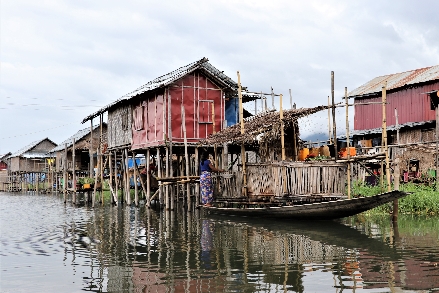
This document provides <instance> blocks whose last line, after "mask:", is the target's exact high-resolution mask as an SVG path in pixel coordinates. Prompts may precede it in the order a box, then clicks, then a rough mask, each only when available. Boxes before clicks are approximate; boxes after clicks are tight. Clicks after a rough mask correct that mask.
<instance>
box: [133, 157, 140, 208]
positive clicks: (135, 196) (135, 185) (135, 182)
mask: <svg viewBox="0 0 439 293" xmlns="http://www.w3.org/2000/svg"><path fill="white" fill-rule="evenodd" d="M132 157H133V171H134V175H133V176H134V178H133V181H134V205H135V206H136V207H138V206H139V194H138V192H139V190H138V188H137V178H138V176H137V175H138V173H137V162H136V154H135V153H134V152H133V154H132Z"/></svg>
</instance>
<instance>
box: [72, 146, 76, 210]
mask: <svg viewBox="0 0 439 293" xmlns="http://www.w3.org/2000/svg"><path fill="white" fill-rule="evenodd" d="M75 160H76V154H75V138H73V143H72V168H73V174H72V180H73V198H72V201H73V204H76V170H75V169H76V168H75V165H76V164H75Z"/></svg>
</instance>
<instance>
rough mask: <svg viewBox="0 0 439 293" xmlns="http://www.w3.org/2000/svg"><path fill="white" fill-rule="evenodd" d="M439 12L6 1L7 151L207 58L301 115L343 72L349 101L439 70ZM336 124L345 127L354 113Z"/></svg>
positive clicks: (344, 4)
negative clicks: (398, 77)
mask: <svg viewBox="0 0 439 293" xmlns="http://www.w3.org/2000/svg"><path fill="white" fill-rule="evenodd" d="M438 11H439V1H436V0H419V1H412V0H399V1H383V0H380V1H376V0H368V1H366V0H358V1H352V0H322V1H312V0H311V1H295V0H286V1H282V0H271V1H258V0H252V1H250V0H248V1H247V0H246V1H240V0H234V1H223V0H216V1H201V0H200V1H197V0H186V1H175V0H174V1H165V0H161V1H149V0H142V1H140V0H136V1H134V0H125V1H113V0H105V1H102V0H93V1H85V0H72V1H66V0H39V1H34V0H13V1H11V0H8V1H5V0H0V154H4V153H7V152H15V151H17V150H19V149H21V148H22V147H24V146H26V145H28V144H29V143H31V142H33V141H36V140H40V139H43V138H46V137H48V138H49V139H51V140H52V141H54V142H55V143H58V144H59V143H61V142H62V141H64V140H65V139H67V138H68V137H70V136H71V135H73V134H75V133H76V132H77V131H78V130H80V129H83V128H86V127H89V126H90V124H89V123H87V124H81V121H82V120H83V118H85V117H86V116H88V115H89V114H91V113H93V112H95V111H97V110H98V109H100V108H102V107H104V106H106V105H108V104H110V103H111V102H113V101H115V100H117V99H119V98H120V97H121V96H123V95H125V94H127V93H129V92H131V91H133V90H135V89H137V88H138V87H140V86H141V85H143V84H145V83H147V82H148V81H150V80H152V79H154V78H156V77H158V76H161V75H164V74H166V73H168V72H170V71H173V70H175V69H177V68H179V67H181V66H184V65H187V64H189V63H192V62H194V61H197V60H199V59H201V58H203V57H207V58H208V59H209V62H210V63H211V64H212V65H213V66H215V67H216V68H218V69H219V70H223V71H224V73H225V74H227V75H228V76H229V77H231V78H232V79H234V80H235V81H236V80H237V71H239V72H240V75H241V83H242V85H243V86H246V87H247V88H248V89H249V90H250V91H255V92H260V91H263V92H270V90H271V88H273V90H274V92H275V93H276V94H283V95H284V97H286V103H284V104H286V105H285V107H286V108H288V107H290V102H289V90H290V89H291V93H292V98H293V101H294V102H295V103H296V105H297V107H299V108H300V107H314V106H319V105H325V104H327V101H328V96H329V95H331V71H334V76H335V101H336V102H341V101H342V97H343V96H344V88H345V87H347V89H348V91H351V90H354V89H355V88H357V87H359V86H361V85H362V84H364V83H366V82H367V81H369V80H371V79H372V78H374V77H377V76H381V75H386V74H392V73H398V72H404V71H408V70H413V69H418V68H423V67H428V66H433V65H438V64H439V25H438ZM246 108H247V109H248V110H250V111H253V112H254V104H250V105H246ZM353 116H354V113H353V110H352V109H350V111H349V118H350V119H349V120H350V122H349V128H350V129H353V122H352V121H353ZM327 117H328V116H327V113H319V114H314V115H313V116H310V117H308V118H304V119H302V120H301V122H300V123H301V124H300V125H301V130H300V131H301V135H302V136H306V135H308V134H313V133H318V132H321V133H327V131H328V130H327V129H328V121H327ZM336 117H337V129H338V132H339V133H340V132H342V133H343V132H345V130H346V123H345V121H346V118H345V110H344V109H338V110H337V115H336ZM94 123H95V124H97V123H99V122H98V119H96V121H95V122H94Z"/></svg>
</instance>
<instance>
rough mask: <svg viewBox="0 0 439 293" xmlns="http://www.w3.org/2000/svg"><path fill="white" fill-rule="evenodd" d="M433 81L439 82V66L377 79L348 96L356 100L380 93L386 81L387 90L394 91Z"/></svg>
mask: <svg viewBox="0 0 439 293" xmlns="http://www.w3.org/2000/svg"><path fill="white" fill-rule="evenodd" d="M433 80H439V65H435V66H430V67H425V68H420V69H415V70H411V71H406V72H401V73H394V74H389V75H383V76H378V77H375V78H374V79H372V80H371V81H369V82H367V83H365V84H363V85H362V86H360V87H358V88H356V89H354V90H353V91H351V92H350V93H349V94H348V96H349V97H350V98H355V97H361V96H368V95H372V94H376V93H380V92H381V91H382V87H383V86H384V83H385V82H386V81H387V90H394V89H398V88H403V87H405V86H410V85H415V84H418V83H424V82H428V81H433Z"/></svg>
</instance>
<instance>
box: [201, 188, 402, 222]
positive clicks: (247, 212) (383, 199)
mask: <svg viewBox="0 0 439 293" xmlns="http://www.w3.org/2000/svg"><path fill="white" fill-rule="evenodd" d="M406 195H407V193H405V192H403V191H398V190H395V191H390V192H386V193H381V194H378V195H375V196H371V197H358V198H352V199H339V200H334V201H327V202H319V203H310V204H300V205H292V206H280V207H257V208H251V207H249V208H220V207H204V209H206V210H208V211H210V212H212V213H216V214H230V215H236V216H248V217H269V218H284V219H300V220H310V219H312V220H325V219H339V218H344V217H349V216H353V215H356V214H359V213H362V212H365V211H367V210H370V209H373V208H376V207H378V206H380V205H383V204H385V203H388V202H391V201H393V200H395V199H399V198H402V197H404V196H406Z"/></svg>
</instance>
